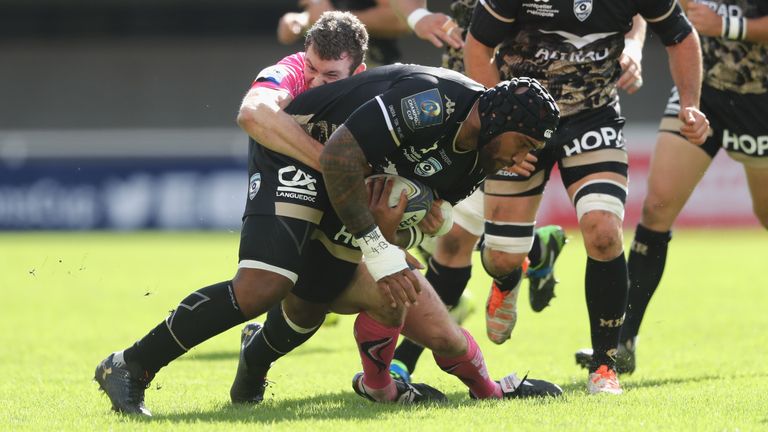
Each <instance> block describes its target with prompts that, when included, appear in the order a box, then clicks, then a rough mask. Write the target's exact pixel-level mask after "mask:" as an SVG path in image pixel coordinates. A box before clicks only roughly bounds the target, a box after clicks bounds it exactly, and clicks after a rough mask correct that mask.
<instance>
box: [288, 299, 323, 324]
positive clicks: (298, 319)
mask: <svg viewBox="0 0 768 432" xmlns="http://www.w3.org/2000/svg"><path fill="white" fill-rule="evenodd" d="M283 311H284V312H285V315H286V316H287V317H288V319H290V320H291V322H292V323H294V324H296V325H297V326H299V327H302V328H305V329H309V328H314V327H317V326H319V325H320V324H322V323H323V320H324V319H325V315H326V313H328V304H326V303H312V302H308V301H306V300H302V299H301V298H299V297H296V296H295V295H293V294H288V296H287V297H286V298H285V300H283Z"/></svg>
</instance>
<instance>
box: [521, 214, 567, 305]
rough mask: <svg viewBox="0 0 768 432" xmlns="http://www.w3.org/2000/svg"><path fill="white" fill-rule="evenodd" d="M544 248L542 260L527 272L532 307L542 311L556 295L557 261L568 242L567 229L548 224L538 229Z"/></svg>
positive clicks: (537, 233) (529, 298)
mask: <svg viewBox="0 0 768 432" xmlns="http://www.w3.org/2000/svg"><path fill="white" fill-rule="evenodd" d="M536 235H537V236H538V237H539V242H540V243H541V245H542V247H543V248H544V249H543V254H542V255H541V262H540V263H539V264H538V266H536V267H530V268H529V269H528V271H527V272H526V276H528V283H529V285H528V292H529V296H528V300H529V301H530V303H531V309H533V310H534V311H535V312H541V311H542V310H544V308H545V307H547V306H549V302H550V301H551V300H552V298H553V297H555V284H557V279H555V272H554V269H555V261H557V257H558V256H559V255H560V252H562V251H563V247H564V246H565V244H566V243H568V239H567V238H566V237H565V231H564V230H563V229H562V228H561V227H559V226H557V225H547V226H545V227H541V228H539V229H537V230H536Z"/></svg>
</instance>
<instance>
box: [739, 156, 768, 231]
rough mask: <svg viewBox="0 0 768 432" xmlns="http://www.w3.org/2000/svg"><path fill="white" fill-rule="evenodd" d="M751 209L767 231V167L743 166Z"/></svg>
mask: <svg viewBox="0 0 768 432" xmlns="http://www.w3.org/2000/svg"><path fill="white" fill-rule="evenodd" d="M744 172H745V173H746V174H747V183H748V184H749V192H750V194H751V195H752V207H753V208H754V211H755V216H757V218H758V220H759V221H760V223H761V224H762V225H763V227H765V228H766V229H768V166H759V167H758V166H749V165H745V166H744Z"/></svg>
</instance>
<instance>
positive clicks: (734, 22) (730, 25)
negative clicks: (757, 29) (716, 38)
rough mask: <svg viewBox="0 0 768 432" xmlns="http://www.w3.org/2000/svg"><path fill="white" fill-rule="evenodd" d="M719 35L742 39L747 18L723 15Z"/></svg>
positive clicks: (745, 29)
mask: <svg viewBox="0 0 768 432" xmlns="http://www.w3.org/2000/svg"><path fill="white" fill-rule="evenodd" d="M720 36H722V37H723V38H724V39H730V40H744V38H745V37H746V36H747V19H746V18H737V17H723V32H722V33H721V34H720Z"/></svg>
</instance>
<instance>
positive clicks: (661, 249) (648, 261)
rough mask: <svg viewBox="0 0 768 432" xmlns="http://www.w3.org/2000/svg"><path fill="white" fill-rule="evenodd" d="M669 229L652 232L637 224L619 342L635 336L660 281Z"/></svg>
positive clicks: (629, 265) (669, 234)
mask: <svg viewBox="0 0 768 432" xmlns="http://www.w3.org/2000/svg"><path fill="white" fill-rule="evenodd" d="M670 240H672V232H671V231H666V232H658V231H651V230H649V229H648V228H646V227H644V226H642V225H640V224H638V225H637V231H635V239H634V240H633V241H632V246H631V247H630V250H629V260H628V262H627V267H628V268H629V300H628V302H627V318H626V319H625V320H624V326H623V327H622V328H621V341H622V342H625V341H627V340H629V339H632V338H634V337H635V336H637V334H638V332H639V331H640V324H641V323H642V321H643V315H645V310H646V308H647V307H648V303H649V302H650V301H651V297H652V296H653V293H654V292H656V288H657V287H658V286H659V282H660V281H661V275H662V274H663V273H664V265H665V264H666V262H667V247H668V246H669V241H670Z"/></svg>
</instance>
